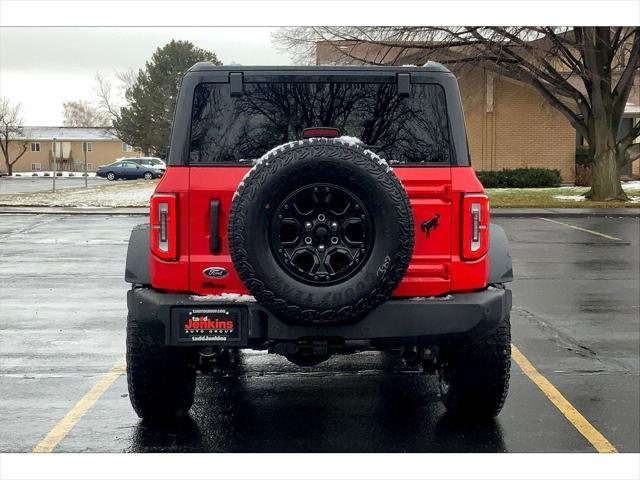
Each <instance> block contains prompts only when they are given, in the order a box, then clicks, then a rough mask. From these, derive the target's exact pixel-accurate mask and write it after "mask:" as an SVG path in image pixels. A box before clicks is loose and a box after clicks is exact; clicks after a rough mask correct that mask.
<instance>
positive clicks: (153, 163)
mask: <svg viewBox="0 0 640 480" xmlns="http://www.w3.org/2000/svg"><path fill="white" fill-rule="evenodd" d="M120 160H127V161H130V162H135V163H137V164H139V165H142V166H144V167H149V168H153V169H154V170H159V171H161V172H162V173H164V172H165V170H166V169H167V164H166V163H164V160H162V159H160V158H158V157H137V158H133V157H123V158H119V159H118V160H117V161H120Z"/></svg>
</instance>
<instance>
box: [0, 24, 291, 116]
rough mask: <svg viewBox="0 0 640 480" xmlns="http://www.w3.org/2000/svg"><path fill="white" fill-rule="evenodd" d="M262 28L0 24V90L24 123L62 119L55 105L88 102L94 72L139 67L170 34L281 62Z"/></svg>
mask: <svg viewBox="0 0 640 480" xmlns="http://www.w3.org/2000/svg"><path fill="white" fill-rule="evenodd" d="M274 30H275V28H268V27H261V28H257V27H217V28H200V27H198V28H160V27H143V28H132V27H123V28H112V27H66V28H54V27H52V28H42V27H2V28H0V96H3V97H9V98H10V99H11V100H12V101H17V102H20V103H21V104H22V116H23V118H24V123H25V125H62V103H63V102H64V101H67V100H89V101H95V100H96V95H95V92H94V87H95V75H96V72H97V71H100V72H101V73H102V74H103V75H105V76H107V77H109V76H113V75H114V72H116V71H124V70H128V69H129V68H133V69H135V70H136V71H137V70H138V69H139V68H142V67H143V66H144V62H145V61H147V60H148V59H149V58H150V57H151V55H152V54H153V52H154V51H155V49H156V48H157V47H159V46H162V45H164V44H166V43H167V42H168V41H170V40H171V39H176V40H189V41H191V42H192V43H193V44H195V45H196V46H198V47H201V48H204V49H207V50H210V51H212V52H214V53H215V54H216V55H217V56H218V59H219V60H221V61H222V62H223V63H225V64H229V63H234V62H235V63H240V64H243V65H288V64H290V63H291V59H290V57H289V56H288V55H287V54H283V53H280V52H278V51H277V50H276V49H275V47H274V46H273V45H272V43H271V37H270V34H271V32H273V31H274Z"/></svg>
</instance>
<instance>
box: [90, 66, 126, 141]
mask: <svg viewBox="0 0 640 480" xmlns="http://www.w3.org/2000/svg"><path fill="white" fill-rule="evenodd" d="M135 77H136V76H135V72H134V71H133V70H128V71H126V72H116V79H117V80H118V85H117V86H116V87H115V90H116V95H117V96H118V97H120V98H124V97H125V94H126V91H127V89H129V88H130V86H131V85H132V84H133V82H135ZM95 79H96V84H95V87H94V91H95V92H96V95H97V96H98V108H99V110H100V111H101V112H102V113H103V114H104V115H105V116H106V117H107V118H109V124H110V126H111V128H112V130H113V131H114V132H115V134H116V135H117V136H118V138H119V139H120V140H123V141H125V142H127V143H128V144H129V145H134V144H135V139H134V138H132V137H131V136H130V135H129V134H128V132H127V131H125V130H123V129H120V128H118V125H119V122H120V119H121V117H120V109H121V108H122V105H121V102H120V101H119V100H118V99H117V98H116V95H114V87H113V85H112V84H111V81H110V80H108V79H107V78H105V77H104V75H102V73H100V72H97V73H96V77H95Z"/></svg>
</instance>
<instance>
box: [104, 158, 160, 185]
mask: <svg viewBox="0 0 640 480" xmlns="http://www.w3.org/2000/svg"><path fill="white" fill-rule="evenodd" d="M96 175H97V176H98V177H105V178H106V179H107V180H111V181H113V180H117V179H119V178H122V179H123V180H127V179H134V178H144V179H145V180H151V179H153V178H159V177H161V176H162V172H161V171H159V170H156V169H154V168H151V167H147V166H144V165H139V164H137V163H135V162H132V161H119V162H114V163H112V164H110V165H101V166H100V168H98V171H97V172H96Z"/></svg>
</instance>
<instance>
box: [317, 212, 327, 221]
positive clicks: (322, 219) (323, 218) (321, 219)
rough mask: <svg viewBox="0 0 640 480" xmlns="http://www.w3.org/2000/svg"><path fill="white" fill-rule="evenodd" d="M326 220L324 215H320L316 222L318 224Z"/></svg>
mask: <svg viewBox="0 0 640 480" xmlns="http://www.w3.org/2000/svg"><path fill="white" fill-rule="evenodd" d="M326 219H327V217H325V216H324V213H321V214H320V215H318V221H319V222H324V221H325V220H326Z"/></svg>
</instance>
